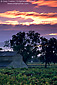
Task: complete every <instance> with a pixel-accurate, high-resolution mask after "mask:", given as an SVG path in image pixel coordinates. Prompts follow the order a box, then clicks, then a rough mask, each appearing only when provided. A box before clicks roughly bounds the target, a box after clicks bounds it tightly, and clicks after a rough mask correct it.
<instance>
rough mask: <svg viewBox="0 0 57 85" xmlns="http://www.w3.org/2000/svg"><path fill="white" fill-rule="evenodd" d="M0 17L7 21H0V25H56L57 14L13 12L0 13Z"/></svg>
mask: <svg viewBox="0 0 57 85" xmlns="http://www.w3.org/2000/svg"><path fill="white" fill-rule="evenodd" d="M0 17H2V18H5V19H6V18H8V20H5V21H2V20H1V21H0V24H2V23H4V24H12V25H17V24H22V25H30V24H37V25H38V24H51V25H52V24H57V13H37V12H20V11H15V10H14V11H7V12H5V13H0ZM12 19H14V20H12ZM29 19H31V20H32V21H29ZM22 20H23V21H22Z"/></svg>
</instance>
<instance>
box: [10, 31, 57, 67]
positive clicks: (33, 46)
mask: <svg viewBox="0 0 57 85" xmlns="http://www.w3.org/2000/svg"><path fill="white" fill-rule="evenodd" d="M10 44H11V48H13V50H14V51H17V52H18V53H20V54H21V55H22V56H23V61H24V62H25V63H26V64H27V62H28V60H30V59H31V58H32V56H33V57H34V58H38V55H39V54H41V56H40V57H39V58H40V60H41V62H44V63H45V67H47V64H50V63H51V62H53V63H54V64H55V63H57V39H55V38H50V39H49V40H48V39H46V38H44V37H40V34H39V33H38V32H35V31H29V32H18V33H17V34H16V35H13V36H12V39H11V40H10Z"/></svg>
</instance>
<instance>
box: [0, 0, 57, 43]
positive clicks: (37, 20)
mask: <svg viewBox="0 0 57 85" xmlns="http://www.w3.org/2000/svg"><path fill="white" fill-rule="evenodd" d="M29 30H34V31H37V32H38V33H40V34H41V36H44V37H46V38H48V39H49V38H50V37H55V38H57V0H0V42H3V41H5V40H9V39H11V37H12V35H13V34H16V33H17V32H19V31H25V32H26V31H29Z"/></svg>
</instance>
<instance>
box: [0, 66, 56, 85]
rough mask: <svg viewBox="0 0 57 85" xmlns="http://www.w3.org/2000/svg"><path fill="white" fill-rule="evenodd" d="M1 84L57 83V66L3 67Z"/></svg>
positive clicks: (0, 74)
mask: <svg viewBox="0 0 57 85" xmlns="http://www.w3.org/2000/svg"><path fill="white" fill-rule="evenodd" d="M0 85H57V68H55V67H54V68H44V67H42V68H41V67H39V68H28V69H26V68H22V69H19V68H16V69H14V68H11V69H8V68H4V69H3V68H1V69H0Z"/></svg>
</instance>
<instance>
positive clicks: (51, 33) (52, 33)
mask: <svg viewBox="0 0 57 85" xmlns="http://www.w3.org/2000/svg"><path fill="white" fill-rule="evenodd" d="M49 35H57V33H51V34H49Z"/></svg>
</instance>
